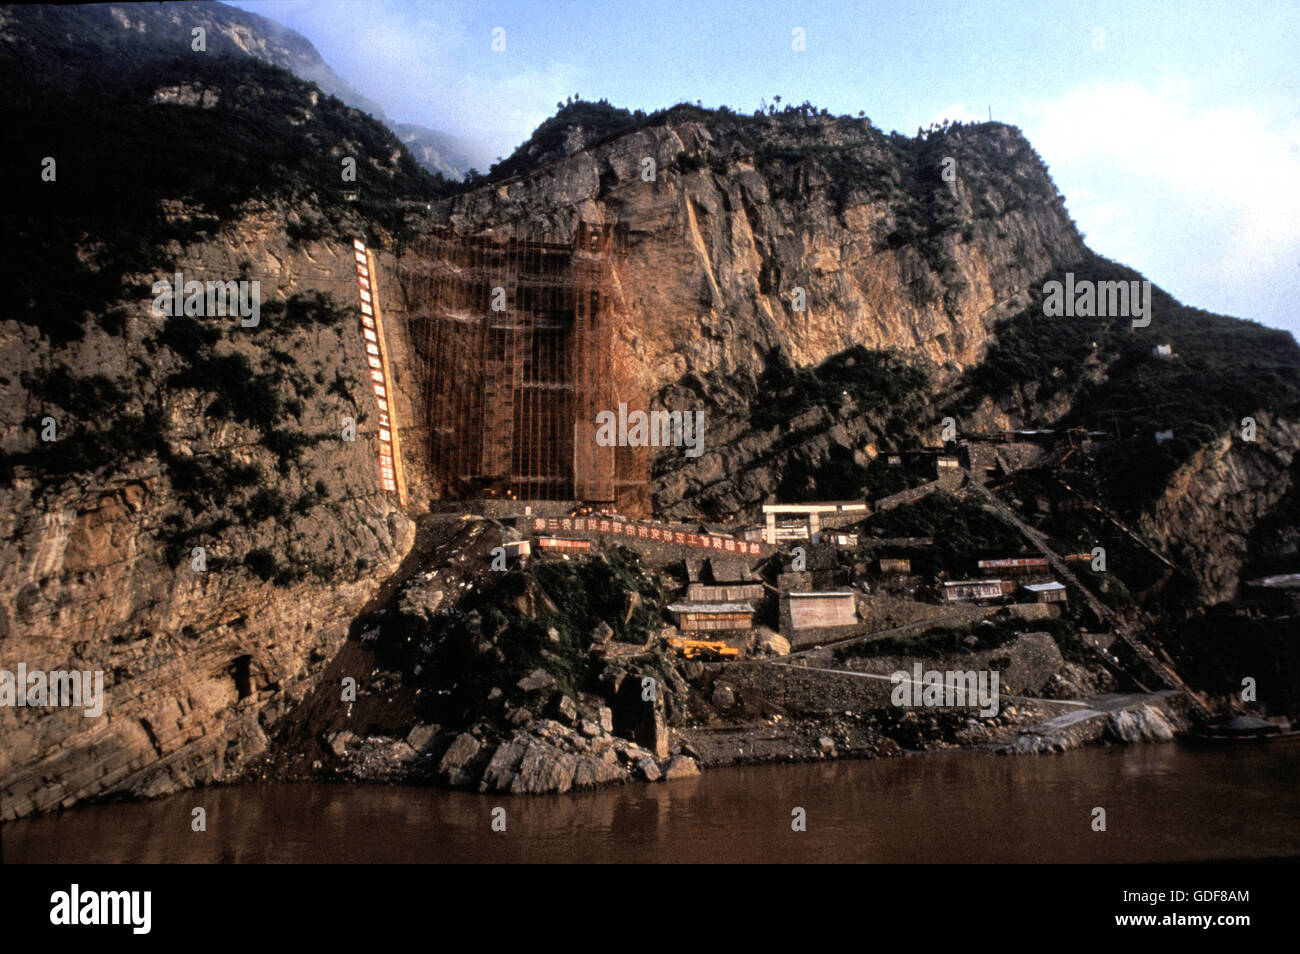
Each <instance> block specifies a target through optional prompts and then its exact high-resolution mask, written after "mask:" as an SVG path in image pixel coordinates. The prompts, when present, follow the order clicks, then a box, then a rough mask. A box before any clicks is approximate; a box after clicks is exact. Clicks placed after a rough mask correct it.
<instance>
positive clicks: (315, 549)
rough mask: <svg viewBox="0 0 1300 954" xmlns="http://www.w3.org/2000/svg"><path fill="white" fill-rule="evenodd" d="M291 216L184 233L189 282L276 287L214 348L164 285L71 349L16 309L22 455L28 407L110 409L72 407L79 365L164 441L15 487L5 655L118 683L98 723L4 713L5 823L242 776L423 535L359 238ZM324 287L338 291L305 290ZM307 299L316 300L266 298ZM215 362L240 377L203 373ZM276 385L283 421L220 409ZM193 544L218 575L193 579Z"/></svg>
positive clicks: (0, 621)
mask: <svg viewBox="0 0 1300 954" xmlns="http://www.w3.org/2000/svg"><path fill="white" fill-rule="evenodd" d="M290 214H293V213H290ZM286 225H287V223H286V220H285V217H284V210H283V209H279V208H276V207H274V206H272V207H266V208H263V209H261V210H259V211H257V212H255V213H250V214H249V215H248V216H247V217H245V218H244V219H243V220H241V221H238V222H233V223H230V224H229V225H228V226H227V228H225V229H223V230H222V231H221V233H220V234H219V235H218V236H217V237H215V238H214V240H212V241H210V242H204V243H197V244H194V245H191V246H188V247H186V248H184V249H183V250H182V249H178V250H177V258H176V266H177V267H178V268H179V269H180V270H181V271H182V272H183V273H185V274H187V275H205V276H211V275H238V274H241V272H242V273H243V274H247V275H251V276H257V277H259V278H260V280H261V282H262V286H261V287H262V293H263V314H262V324H261V325H260V326H259V327H257V328H248V329H245V328H241V327H239V324H238V320H237V319H232V318H214V317H209V318H198V319H193V320H194V322H196V326H197V330H196V333H198V332H199V331H201V332H203V333H209V332H210V333H211V334H212V335H214V336H215V337H216V340H215V341H213V342H212V344H211V348H210V350H204V351H202V352H199V353H192V352H189V351H188V350H187V348H186V346H185V344H183V343H182V342H181V341H179V340H177V339H175V338H173V337H172V336H170V335H169V334H168V333H167V331H166V328H167V327H168V326H169V325H175V323H176V321H177V319H172V318H164V317H160V316H156V315H154V314H153V313H152V311H151V304H152V301H151V300H141V301H136V302H133V303H130V304H129V306H128V314H127V316H126V317H125V325H124V327H123V329H122V331H121V333H120V334H110V333H108V332H106V331H104V330H103V329H101V328H98V327H95V326H89V327H88V328H87V331H86V335H85V337H84V339H83V340H81V341H80V342H76V343H73V344H70V345H68V346H67V347H64V348H61V349H52V348H51V347H50V346H49V343H48V341H43V340H42V339H40V338H39V336H38V335H37V334H36V332H35V331H34V330H33V329H31V328H30V327H28V326H24V325H18V324H17V323H15V322H7V323H5V324H4V325H0V355H3V362H4V365H5V368H6V376H5V378H4V379H3V380H4V386H3V397H4V400H3V406H4V411H3V412H0V413H3V414H4V416H5V418H6V420H5V421H4V430H5V433H6V434H7V435H10V436H9V437H8V438H7V440H6V445H7V446H6V448H5V449H6V450H7V451H11V452H12V451H15V450H19V451H22V450H33V449H34V448H35V446H36V443H37V441H38V440H39V438H38V437H37V432H36V430H34V429H33V428H31V427H30V426H29V423H30V418H32V417H35V418H44V417H45V416H47V415H48V416H51V417H53V418H54V419H55V420H56V422H57V424H58V427H59V432H58V433H59V440H63V441H68V442H75V441H77V440H78V438H79V437H84V436H86V435H87V433H88V432H89V431H91V430H92V429H94V428H96V427H98V426H102V425H103V423H104V422H103V420H95V419H94V418H95V411H94V409H92V408H89V407H86V406H60V405H59V404H57V403H56V397H55V395H54V394H52V393H51V391H50V389H49V387H48V383H49V382H50V381H51V380H52V379H53V378H56V377H58V376H59V375H60V374H62V373H63V371H62V370H61V369H69V368H71V369H75V370H76V371H77V372H79V373H84V372H85V371H86V370H88V369H94V370H95V372H96V373H97V375H98V380H97V383H98V385H99V386H100V388H101V389H107V388H110V387H111V388H112V389H114V396H115V398H116V399H117V400H116V401H115V402H114V404H113V405H112V406H111V407H105V408H102V409H100V413H102V414H103V415H110V416H111V417H113V418H114V419H115V420H116V421H120V422H122V423H121V424H120V426H119V429H118V431H117V434H118V440H120V441H121V442H127V441H129V440H133V439H135V438H134V436H133V434H134V432H133V431H132V430H131V425H130V423H129V422H130V421H131V420H133V419H134V418H136V417H149V415H150V412H155V413H154V414H153V416H152V417H149V419H150V420H151V422H152V426H154V427H156V428H157V430H156V431H151V432H150V434H149V437H150V439H152V440H156V441H157V446H158V448H160V450H159V451H156V452H147V453H143V454H141V455H139V456H138V457H134V458H133V457H131V456H130V455H127V456H123V457H122V458H120V459H115V458H113V457H111V456H110V457H106V456H103V453H101V455H100V456H99V457H97V458H94V459H92V460H90V461H88V462H87V465H88V467H90V468H91V469H90V471H89V472H81V473H75V474H72V475H69V476H68V477H67V478H66V479H56V478H54V477H52V476H51V475H50V474H49V473H48V471H47V470H43V469H42V468H41V467H40V466H35V467H19V468H17V469H16V473H15V475H14V478H13V480H12V483H11V485H10V486H8V487H4V488H0V513H2V514H3V518H2V519H3V539H4V540H5V543H4V546H3V549H2V551H0V565H2V568H3V569H2V572H0V606H3V607H9V608H10V609H9V610H8V611H2V612H0V645H3V649H4V659H5V662H6V665H5V666H4V667H3V668H6V669H10V670H11V671H12V670H13V669H14V668H15V667H14V664H15V663H16V661H22V662H24V663H25V664H26V666H27V668H28V670H29V671H32V670H45V671H49V670H67V669H79V670H90V671H94V670H102V671H103V673H104V692H105V699H104V709H103V715H102V716H99V717H95V718H86V717H84V716H83V714H82V710H81V709H80V708H14V707H4V708H0V734H2V735H3V737H4V745H3V748H2V749H0V802H2V804H0V814H2V816H3V817H4V818H6V819H9V818H14V817H15V816H18V815H23V814H26V813H28V812H31V811H34V810H35V811H40V810H47V809H50V808H54V807H57V806H59V805H70V804H73V803H74V802H77V801H79V800H81V799H84V798H87V797H90V796H93V795H96V794H99V793H103V792H109V791H129V792H135V793H143V794H160V793H164V792H169V791H173V790H176V789H178V788H182V787H188V786H190V785H193V784H195V783H198V782H205V781H212V780H217V779H221V778H223V777H226V776H228V775H229V774H231V773H233V772H235V771H237V770H238V769H239V767H240V766H241V764H243V763H244V762H245V761H246V760H247V759H248V758H249V757H251V756H254V755H257V754H259V753H260V752H261V751H262V750H263V749H264V748H265V746H266V744H267V739H266V735H265V732H264V730H265V729H267V728H268V727H269V726H270V725H271V724H272V722H273V721H274V720H275V719H276V718H278V717H279V716H280V715H281V714H283V713H284V712H286V711H288V710H289V709H290V708H291V707H292V706H293V704H294V702H295V701H296V700H298V699H299V698H301V697H302V696H303V695H304V694H305V693H306V692H307V691H308V690H309V689H310V687H311V686H312V684H313V680H314V678H315V675H316V674H317V673H318V672H319V671H320V669H321V668H322V667H323V665H324V664H325V663H326V662H327V661H328V660H329V659H330V658H332V656H333V655H334V654H335V652H336V651H337V650H338V649H339V647H340V646H341V644H342V642H343V640H344V639H345V638H346V635H347V631H348V625H349V623H350V622H351V620H352V619H353V617H354V616H355V615H356V613H357V612H358V610H359V609H360V608H361V606H362V605H363V604H364V603H365V602H366V600H368V599H369V598H371V596H373V594H374V590H375V586H376V584H375V582H374V581H376V580H382V579H384V578H385V577H386V576H387V575H388V574H389V573H390V572H391V571H392V569H393V568H394V567H395V566H396V564H397V562H398V561H399V560H400V558H401V557H402V555H403V554H404V553H405V552H406V550H407V549H408V548H409V546H410V544H411V541H412V539H413V536H414V534H413V525H412V523H411V521H410V520H408V519H407V517H406V516H405V515H404V514H403V513H402V512H401V511H400V510H399V509H398V508H397V502H396V498H395V497H394V496H392V495H390V494H385V493H383V492H381V490H380V488H379V484H378V470H377V458H376V451H375V427H376V422H375V419H374V412H373V408H372V407H370V404H371V399H370V395H369V390H368V388H367V387H366V386H365V385H364V384H363V383H362V380H361V379H362V378H363V377H364V369H365V357H364V352H363V349H362V345H361V339H360V335H359V332H358V330H357V326H356V320H355V317H354V315H355V305H354V297H355V295H356V290H355V287H356V286H355V276H354V272H353V268H352V255H351V249H350V248H348V247H346V246H343V245H342V244H340V243H337V242H329V243H324V242H322V243H309V244H306V245H304V246H302V247H291V246H290V244H289V243H288V242H287V240H286V238H285V231H286ZM317 291H319V292H321V293H322V294H324V295H326V296H332V297H329V298H326V299H324V300H323V301H322V300H318V299H315V298H306V299H304V298H302V297H301V296H303V295H309V294H310V293H313V292H317ZM295 295H296V296H300V297H299V298H297V299H296V301H297V302H299V303H301V302H303V301H308V302H311V303H312V307H311V309H306V310H303V309H300V311H301V312H302V313H300V314H295V313H294V312H291V311H277V310H276V308H275V307H274V306H273V305H271V304H270V303H271V302H274V301H276V300H282V299H283V297H284V296H295ZM331 303H333V304H335V305H337V306H338V310H337V311H336V310H335V309H334V308H333V307H331ZM304 308H305V306H304ZM295 318H296V319H297V320H294V319H295ZM182 320H183V319H182ZM200 323H204V324H200ZM175 349H178V350H175ZM238 358H242V359H243V360H242V361H240V360H238ZM213 367H216V368H219V369H220V368H225V369H230V370H231V371H235V370H240V371H242V372H243V373H244V374H245V375H246V376H247V381H246V382H239V381H233V380H218V381H208V380H204V379H203V378H202V377H201V376H200V375H201V374H202V373H205V372H206V370H207V369H210V368H213ZM73 380H74V381H75V380H78V379H77V378H74V379H73ZM259 381H261V382H265V383H266V384H267V385H268V388H273V390H268V391H267V392H265V393H264V394H262V395H260V396H265V395H266V394H269V395H272V396H273V397H274V405H275V406H274V407H269V408H264V410H265V411H266V412H267V413H268V415H269V417H270V419H269V420H267V421H256V422H250V421H247V420H240V419H237V418H234V419H232V418H227V417H223V416H222V415H221V413H220V412H219V410H214V406H216V405H217V403H218V402H219V401H221V400H222V394H223V393H227V392H230V391H235V390H237V389H238V388H239V386H240V384H241V383H245V384H246V383H248V382H259ZM209 388H215V390H209ZM82 393H83V397H84V389H83V392H82ZM62 400H65V401H68V403H69V404H75V403H76V402H73V401H70V400H69V399H67V398H62ZM254 400H257V398H256V397H255V398H254ZM367 412H368V413H367ZM345 415H347V416H353V417H356V418H358V425H357V440H356V441H355V442H347V441H344V440H342V439H341V421H342V418H343V416H345ZM108 432H109V434H110V436H111V435H113V433H114V431H113V428H112V426H110V427H109V429H108ZM268 436H270V437H271V438H272V439H271V440H270V441H268V439H267V438H268ZM15 440H16V441H17V442H18V444H17V446H14V444H13V443H11V442H12V441H15ZM54 446H58V441H56V442H55V445H54ZM111 446H112V442H111V441H110V443H108V444H105V445H102V449H103V452H106V451H107V449H108V448H111ZM200 546H201V547H203V548H204V549H205V554H206V569H205V570H204V571H203V572H196V571H195V569H194V568H193V564H192V557H191V553H192V549H193V547H200Z"/></svg>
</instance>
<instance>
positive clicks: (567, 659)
mask: <svg viewBox="0 0 1300 954" xmlns="http://www.w3.org/2000/svg"><path fill="white" fill-rule="evenodd" d="M534 589H540V591H541V592H542V593H544V594H545V596H546V598H548V599H549V600H550V601H551V603H553V604H554V606H555V608H556V612H555V613H551V614H543V615H538V616H537V617H536V618H535V619H534V618H530V617H529V616H528V615H526V614H525V613H524V612H522V611H521V609H520V607H519V606H518V605H517V603H518V602H519V601H520V600H521V599H524V598H526V597H527V595H528V594H529V593H530V591H533V590H534ZM626 593H636V594H638V595H639V596H640V597H641V604H640V605H639V606H637V607H635V608H634V609H632V611H631V615H630V618H629V619H628V621H627V622H624V621H623V616H624V613H625V609H624V606H625V604H624V594H626ZM664 601H665V599H664V593H663V591H662V589H661V588H660V586H659V584H658V582H657V581H656V579H655V577H654V576H653V575H652V574H650V573H649V572H648V571H647V570H646V569H645V568H644V567H643V566H642V565H641V562H640V557H639V555H638V554H637V553H636V552H635V551H633V550H630V549H627V548H618V549H617V550H616V551H614V552H613V553H611V554H607V555H603V556H598V557H592V558H586V559H582V560H577V561H535V562H533V563H531V564H529V565H528V566H527V567H525V568H523V569H519V568H515V569H512V570H511V571H510V572H508V573H505V574H501V576H500V578H499V579H494V580H493V581H492V582H491V583H490V585H487V586H484V587H482V588H480V589H477V590H475V591H473V592H472V593H471V594H469V595H467V596H466V597H465V598H464V599H462V600H461V602H460V603H459V604H457V607H456V610H455V611H454V612H453V613H452V614H451V616H450V617H448V618H447V621H446V622H445V624H443V626H442V628H441V629H440V630H438V631H436V632H426V631H425V629H424V627H425V623H424V622H423V621H420V622H416V623H413V622H411V621H410V620H407V619H399V620H398V621H397V622H396V624H395V626H396V628H395V629H393V631H392V632H391V633H388V634H386V637H385V639H386V644H387V645H388V646H389V647H390V649H389V650H388V652H396V653H399V654H400V655H401V656H402V659H401V660H400V662H401V664H402V665H403V667H404V668H405V669H407V670H408V671H414V670H415V667H416V666H420V667H421V671H422V672H423V674H424V675H423V676H422V677H420V685H422V686H423V687H424V688H426V689H432V690H434V691H433V692H432V693H428V694H427V695H428V697H430V698H432V699H435V700H436V702H434V703H431V705H432V706H433V708H434V709H435V710H436V711H434V712H433V713H431V714H430V715H432V716H434V717H437V718H439V719H448V718H450V719H452V720H458V719H460V718H462V717H465V716H467V715H468V718H469V719H472V718H473V717H474V715H475V714H476V713H479V712H486V711H488V709H489V704H488V698H487V697H488V693H489V692H490V691H491V690H492V689H493V688H498V689H501V690H502V691H503V692H504V693H505V694H506V697H507V698H508V699H511V700H512V701H515V702H519V703H522V702H528V701H530V700H528V698H527V697H526V694H525V693H523V691H522V690H520V689H518V688H517V687H516V685H515V684H516V683H517V682H518V681H519V680H520V679H521V678H523V677H524V676H527V675H528V674H529V673H531V672H532V671H533V670H535V669H539V668H540V669H544V670H546V671H547V672H549V673H550V674H551V675H552V676H554V677H555V679H556V682H557V685H558V688H559V689H561V690H562V691H564V692H565V693H567V694H569V695H570V696H573V695H575V694H576V693H577V692H579V691H594V690H596V688H597V687H596V685H595V678H596V676H597V675H599V670H600V668H601V666H596V665H595V664H593V662H592V657H591V656H590V655H589V654H588V652H587V647H588V646H589V645H590V644H591V640H592V630H593V629H594V628H595V627H596V626H597V624H598V623H600V622H601V621H603V622H605V623H607V624H608V625H609V626H610V627H611V628H612V629H613V631H614V638H615V639H617V640H620V641H623V642H630V643H637V644H644V643H646V642H647V640H649V638H650V636H651V634H652V633H653V632H654V630H655V629H656V628H657V626H658V625H659V623H660V614H661V611H662V607H663V604H664ZM412 626H414V629H412ZM551 630H554V631H555V632H556V633H557V634H558V641H555V640H552V639H551V637H550V636H549V635H548V632H549V631H551ZM602 665H603V664H602ZM543 701H544V700H543Z"/></svg>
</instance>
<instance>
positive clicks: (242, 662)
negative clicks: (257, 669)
mask: <svg viewBox="0 0 1300 954" xmlns="http://www.w3.org/2000/svg"><path fill="white" fill-rule="evenodd" d="M252 666H253V657H252V656H250V655H248V654H245V655H243V656H236V657H235V658H234V659H232V660H231V661H230V675H231V678H233V679H234V680H235V690H236V691H237V692H238V693H239V698H240V699H246V698H247V697H248V696H251V695H252V694H253V675H252Z"/></svg>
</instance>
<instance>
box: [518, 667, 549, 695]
mask: <svg viewBox="0 0 1300 954" xmlns="http://www.w3.org/2000/svg"><path fill="white" fill-rule="evenodd" d="M515 685H516V686H518V687H519V688H520V689H522V690H523V691H524V692H535V691H537V690H538V689H549V688H551V687H552V686H554V685H555V677H554V676H552V675H551V674H550V673H549V672H547V671H546V670H545V669H534V670H533V671H532V672H530V673H529V674H528V675H527V676H524V678H522V679H520V680H519V681H518V682H517V683H515Z"/></svg>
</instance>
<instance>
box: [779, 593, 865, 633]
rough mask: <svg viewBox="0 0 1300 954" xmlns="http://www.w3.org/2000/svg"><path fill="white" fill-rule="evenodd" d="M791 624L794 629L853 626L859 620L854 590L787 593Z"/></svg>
mask: <svg viewBox="0 0 1300 954" xmlns="http://www.w3.org/2000/svg"><path fill="white" fill-rule="evenodd" d="M786 598H787V599H788V600H789V601H790V625H791V626H792V627H793V628H794V629H819V628H821V627H823V626H852V625H854V624H855V623H857V621H858V607H857V599H856V597H855V596H854V595H853V591H852V590H823V591H821V592H813V593H797V592H792V593H787V594H786Z"/></svg>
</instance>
